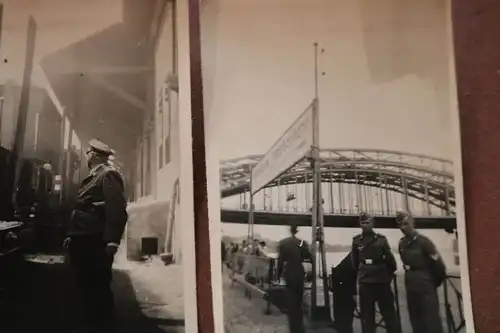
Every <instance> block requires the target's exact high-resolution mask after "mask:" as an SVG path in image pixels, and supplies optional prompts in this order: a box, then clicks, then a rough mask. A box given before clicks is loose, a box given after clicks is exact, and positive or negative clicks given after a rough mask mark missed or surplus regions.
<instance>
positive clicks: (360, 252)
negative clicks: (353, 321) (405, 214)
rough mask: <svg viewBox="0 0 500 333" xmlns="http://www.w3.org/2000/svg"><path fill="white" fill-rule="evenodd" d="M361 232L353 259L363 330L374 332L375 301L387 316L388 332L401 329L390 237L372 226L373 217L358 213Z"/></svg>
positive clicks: (355, 242)
mask: <svg viewBox="0 0 500 333" xmlns="http://www.w3.org/2000/svg"><path fill="white" fill-rule="evenodd" d="M359 223H360V226H361V229H362V233H361V234H359V235H356V236H355V237H354V238H353V241H352V250H351V255H352V263H353V267H354V269H355V270H356V271H357V273H358V274H357V276H358V284H359V293H358V294H359V303H360V304H359V305H360V317H361V327H362V331H363V333H375V331H376V325H375V303H377V304H378V308H379V310H380V313H381V315H382V318H383V319H384V323H385V325H386V330H387V332H388V333H399V324H398V319H397V315H396V307H395V304H394V293H393V291H392V288H391V282H392V280H393V278H394V273H395V272H396V268H397V264H396V258H394V255H393V254H392V252H391V248H390V246H389V242H388V241H387V238H386V237H385V236H383V235H381V234H378V233H375V232H374V230H373V224H374V219H373V217H372V216H370V215H368V214H366V213H362V214H360V216H359Z"/></svg>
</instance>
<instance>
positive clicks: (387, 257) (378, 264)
mask: <svg viewBox="0 0 500 333" xmlns="http://www.w3.org/2000/svg"><path fill="white" fill-rule="evenodd" d="M351 253H352V264H353V267H354V269H356V270H357V272H358V282H360V283H384V282H390V281H392V279H393V277H394V273H395V272H396V269H397V264H396V258H395V257H394V255H393V254H392V252H391V248H390V246H389V242H388V241H387V238H386V237H385V236H384V235H381V234H377V233H373V234H368V235H364V234H359V235H356V236H354V238H353V240H352V250H351Z"/></svg>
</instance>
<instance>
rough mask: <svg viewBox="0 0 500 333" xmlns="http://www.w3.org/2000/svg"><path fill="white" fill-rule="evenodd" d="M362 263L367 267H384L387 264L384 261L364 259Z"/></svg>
mask: <svg viewBox="0 0 500 333" xmlns="http://www.w3.org/2000/svg"><path fill="white" fill-rule="evenodd" d="M361 262H362V263H363V264H365V265H382V264H384V263H385V261H384V260H379V259H378V260H374V259H364V260H361Z"/></svg>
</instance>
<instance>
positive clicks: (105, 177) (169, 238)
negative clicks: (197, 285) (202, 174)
mask: <svg viewBox="0 0 500 333" xmlns="http://www.w3.org/2000/svg"><path fill="white" fill-rule="evenodd" d="M180 3H183V1H176V0H147V1H146V0H141V1H139V0H94V1H77V0H23V1H19V0H3V1H2V0H0V57H1V58H0V184H1V185H0V331H1V332H5V333H22V332H33V331H35V330H36V331H46V332H52V333H55V332H75V333H76V332H81V333H85V332H88V333H98V332H106V333H110V332H123V333H126V332H141V333H147V332H151V333H160V332H184V331H186V330H188V329H185V323H186V320H185V313H187V312H188V311H185V302H186V301H187V300H186V298H189V297H187V296H186V295H185V292H184V290H185V288H187V287H188V286H186V284H189V281H190V276H193V279H194V275H195V273H194V272H195V267H194V265H195V264H194V260H191V259H190V258H189V257H190V255H189V253H190V251H191V250H188V254H186V251H185V250H186V249H190V248H193V247H194V245H193V243H191V244H188V243H189V242H186V240H189V239H191V238H192V237H191V236H186V233H187V232H190V231H189V230H191V229H189V228H190V227H188V231H187V232H186V226H188V225H189V224H190V223H192V222H190V221H191V220H192V218H191V216H190V215H189V214H188V215H183V213H182V211H183V209H185V208H186V207H188V209H192V208H190V207H191V205H192V203H189V202H186V201H185V200H184V198H186V197H188V198H189V196H187V195H184V196H183V197H182V198H183V199H182V200H181V195H180V193H181V191H184V190H185V189H186V190H187V192H189V193H191V191H192V177H191V174H187V175H185V172H184V171H182V170H183V168H184V169H185V166H184V165H183V163H184V162H183V161H184V160H185V159H183V158H182V156H184V155H183V154H184V153H181V149H180V145H181V141H182V140H183V139H182V137H183V134H182V133H183V131H184V130H183V129H182V124H183V123H184V124H186V123H187V122H183V121H182V119H183V117H184V116H183V115H186V116H187V117H188V118H189V114H190V109H189V102H188V103H187V104H186V103H184V102H183V101H184V100H189V97H187V99H186V98H184V97H183V90H184V88H183V84H180V83H179V82H185V81H183V80H184V79H182V78H180V77H182V76H183V75H184V76H185V75H187V76H189V74H188V73H180V70H179V64H178V59H180V58H181V59H182V58H187V57H183V55H182V53H183V52H185V51H183V49H182V47H181V49H180V48H179V43H178V40H181V39H182V38H184V37H182V36H181V37H180V38H179V37H178V36H179V27H180V23H179V22H184V23H185V22H187V21H185V20H187V19H186V18H183V17H181V16H182V15H185V14H182V13H184V11H182V10H181V11H179V7H181V6H184V4H180ZM184 23H183V24H184ZM186 26H187V23H186ZM182 33H184V32H182ZM182 61H184V60H182ZM181 68H183V66H181ZM184 91H189V87H186V89H185V90H184ZM189 130H190V129H189ZM184 132H185V131H184ZM188 132H189V131H188ZM190 154H191V152H190V151H188V155H190ZM181 155H182V156H181ZM189 167H191V166H189ZM188 170H189V168H188ZM185 176H186V177H185ZM191 197H192V196H191ZM187 201H189V200H187ZM181 216H182V217H181ZM181 221H182V224H181ZM186 265H192V267H186ZM189 272H192V273H189ZM186 279H187V280H186ZM188 293H190V292H189V291H188ZM190 301H191V303H192V304H194V303H195V300H194V299H192V300H190ZM191 312H192V311H191Z"/></svg>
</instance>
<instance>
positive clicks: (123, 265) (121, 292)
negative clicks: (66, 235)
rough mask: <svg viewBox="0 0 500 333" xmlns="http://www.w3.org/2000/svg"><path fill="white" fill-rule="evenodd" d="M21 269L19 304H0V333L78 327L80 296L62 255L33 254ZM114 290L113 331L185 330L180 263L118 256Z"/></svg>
mask: <svg viewBox="0 0 500 333" xmlns="http://www.w3.org/2000/svg"><path fill="white" fill-rule="evenodd" d="M20 273H21V275H20V276H21V278H20V280H19V282H20V285H22V289H21V292H20V294H19V295H18V298H17V300H18V302H15V303H12V302H11V303H6V302H4V303H3V304H2V303H0V332H2V333H3V332H5V333H25V332H26V333H27V332H51V333H59V332H60V333H66V332H68V331H69V330H70V329H71V328H73V327H75V326H78V323H79V322H80V320H81V317H80V314H81V309H80V307H79V295H78V293H77V291H76V288H75V286H74V283H73V278H72V275H71V272H70V271H69V269H68V265H67V264H65V263H64V260H63V257H61V256H40V255H38V256H35V257H33V258H31V259H30V260H27V261H25V262H24V264H23V265H22V267H20ZM113 289H114V291H115V299H116V304H117V319H118V320H117V321H118V329H117V333H136V332H141V333H164V332H172V333H174V332H175V333H177V332H179V333H180V332H184V327H183V326H184V320H183V317H184V316H183V313H184V311H183V295H182V290H183V287H182V270H181V268H180V267H177V266H164V265H162V264H161V263H160V262H158V261H154V262H151V263H147V264H144V263H127V262H126V261H123V260H122V261H119V262H117V265H116V267H115V269H114V281H113ZM2 317H3V318H2Z"/></svg>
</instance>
